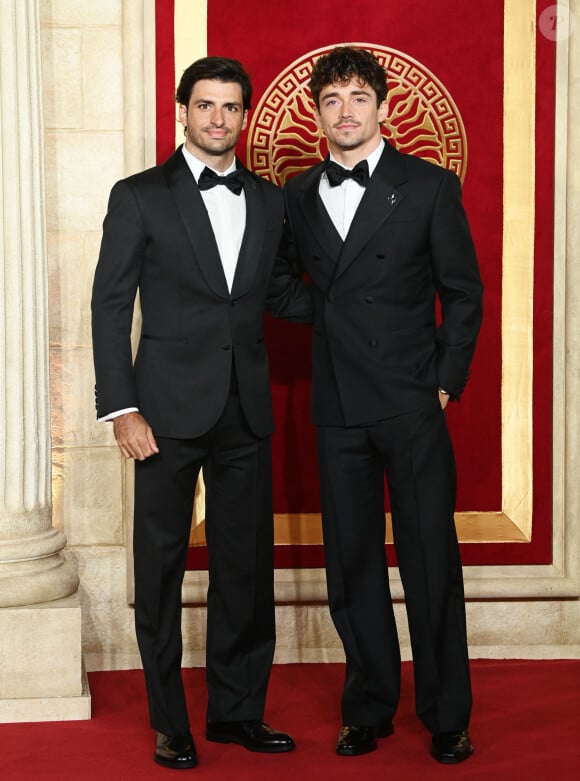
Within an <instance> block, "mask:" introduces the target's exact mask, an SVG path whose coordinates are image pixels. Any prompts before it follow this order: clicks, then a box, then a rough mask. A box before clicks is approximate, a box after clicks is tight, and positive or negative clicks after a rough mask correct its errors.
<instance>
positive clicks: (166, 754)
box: [154, 732, 197, 770]
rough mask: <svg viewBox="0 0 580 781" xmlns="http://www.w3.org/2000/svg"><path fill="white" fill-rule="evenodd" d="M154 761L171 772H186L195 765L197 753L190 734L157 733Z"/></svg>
mask: <svg viewBox="0 0 580 781" xmlns="http://www.w3.org/2000/svg"><path fill="white" fill-rule="evenodd" d="M154 759H155V761H156V762H157V764H158V765H163V767H170V768H172V769H173V770H182V769H183V770H186V769H188V768H191V767H195V766H196V765H197V753H196V751H195V744H194V742H193V738H192V737H191V732H185V733H183V734H182V735H164V734H163V733H162V732H158V733H157V736H156V740H155V756H154Z"/></svg>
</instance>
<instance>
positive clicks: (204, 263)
mask: <svg viewBox="0 0 580 781" xmlns="http://www.w3.org/2000/svg"><path fill="white" fill-rule="evenodd" d="M163 169H164V171H165V175H166V177H167V181H168V183H169V188H170V189H171V191H172V193H173V196H174V198H175V203H176V204H177V208H178V210H179V213H180V215H181V219H182V222H183V225H184V227H185V230H186V231H187V235H188V237H189V241H190V242H191V246H192V247H193V254H194V257H195V260H196V261H197V264H198V266H199V270H200V272H201V274H202V276H203V278H204V279H205V281H206V283H207V284H208V286H209V287H210V288H211V289H212V290H213V291H214V293H216V294H217V295H218V296H222V297H223V298H229V291H228V285H227V282H226V277H225V274H224V270H223V266H222V262H221V260H220V255H219V251H218V247H217V244H216V240H215V236H214V233H213V229H212V227H211V222H210V219H209V215H208V213H207V209H206V208H205V204H204V202H203V199H202V197H201V195H200V192H199V188H198V187H197V185H196V183H195V180H194V178H193V176H192V173H191V171H190V170H189V166H188V165H187V163H186V162H185V158H184V157H183V153H182V152H181V147H180V148H179V149H178V150H177V151H176V152H175V154H174V155H173V156H172V157H170V158H169V160H168V161H167V162H166V163H165V164H164V166H163Z"/></svg>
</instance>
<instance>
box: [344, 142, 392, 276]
mask: <svg viewBox="0 0 580 781" xmlns="http://www.w3.org/2000/svg"><path fill="white" fill-rule="evenodd" d="M405 181H406V175H405V166H404V164H403V158H402V156H401V155H400V154H399V153H398V152H397V151H396V150H395V149H393V147H391V146H389V145H386V146H385V151H384V152H383V154H382V155H381V159H380V160H379V162H378V165H377V167H376V169H375V170H374V171H373V175H372V176H371V178H370V181H369V184H368V187H367V189H366V192H365V194H364V195H363V198H362V200H361V202H360V205H359V207H358V209H357V211H356V214H355V216H354V219H353V221H352V225H351V226H350V230H349V232H348V235H347V237H346V239H345V242H344V245H343V248H342V253H341V255H340V258H339V260H338V263H337V266H336V274H335V276H334V280H333V281H336V280H337V279H338V278H339V277H340V276H342V274H344V272H345V271H346V270H347V268H348V267H349V266H350V265H351V263H352V262H353V261H354V260H355V258H356V257H357V255H359V254H360V252H361V251H362V250H363V249H364V247H365V246H366V245H367V244H368V241H369V239H370V238H371V236H373V235H374V234H375V233H376V232H377V230H378V229H379V228H380V227H381V226H382V225H383V224H384V223H385V222H386V221H387V220H388V219H389V217H390V216H391V215H392V214H393V212H394V211H395V209H396V208H397V207H398V206H399V204H400V203H401V201H402V200H403V197H404V196H403V194H402V193H401V192H400V191H399V190H398V189H397V186H398V185H401V184H403V183H404V182H405Z"/></svg>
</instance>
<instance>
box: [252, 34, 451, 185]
mask: <svg viewBox="0 0 580 781" xmlns="http://www.w3.org/2000/svg"><path fill="white" fill-rule="evenodd" d="M353 45H354V46H358V47H361V48H365V49H368V50H369V51H371V52H372V53H373V54H374V55H375V56H376V57H377V59H378V60H379V62H380V63H381V65H382V66H383V67H384V68H385V69H386V71H387V82H388V87H389V94H388V96H387V101H388V119H387V121H386V122H385V124H384V126H383V128H382V133H383V135H384V136H385V138H387V139H388V140H389V141H390V142H391V143H392V144H393V145H394V146H395V147H396V148H397V149H399V150H400V151H401V152H405V153H407V154H413V155H416V156H418V157H422V158H423V159H425V160H429V161H430V162H432V163H435V164H437V165H440V166H442V167H444V168H449V169H450V170H452V171H455V173H456V174H457V175H458V176H459V178H460V179H461V181H463V180H464V178H465V172H466V169H467V139H466V135H465V128H464V126H463V120H462V119H461V115H460V113H459V110H458V109H457V106H456V105H455V102H454V101H453V98H452V97H451V95H450V93H449V92H448V91H447V89H446V88H445V86H444V85H443V84H442V83H441V82H440V81H439V79H437V77H436V76H435V75H434V74H433V73H431V72H430V71H429V70H428V69H427V68H426V67H425V66H424V65H422V64H421V63H420V62H417V60H415V59H413V58H412V57H410V56H409V55H407V54H405V53H404V52H400V51H397V50H396V49H391V48H389V47H386V46H379V45H377V44H368V43H356V44H353ZM333 48H334V45H333V46H326V47H324V48H322V49H316V50H315V51H312V52H308V53H307V54H305V55H303V56H302V57H300V58H299V59H298V60H295V61H294V62H293V63H292V64H291V65H289V66H288V67H287V68H286V70H285V71H283V72H282V73H280V74H279V75H278V76H277V77H276V79H274V81H273V82H272V83H271V84H270V86H269V87H268V89H267V90H266V92H265V93H264V96H263V98H262V100H261V101H260V103H259V104H258V107H257V108H256V111H255V113H254V117H253V118H252V122H251V124H250V131H249V133H248V148H247V152H248V160H249V164H250V167H251V168H252V170H253V171H255V172H256V173H257V174H259V175H260V176H264V177H265V178H267V179H270V181H272V182H275V183H276V184H278V185H280V186H283V185H284V183H285V182H286V180H287V179H288V178H289V177H291V176H293V175H294V174H297V173H300V172H301V171H303V170H305V169H306V168H309V167H310V166H312V165H314V164H315V163H317V162H318V161H319V160H321V159H322V158H323V157H325V155H326V154H327V151H328V150H327V146H326V140H325V138H324V136H323V134H322V132H321V131H320V130H319V129H318V127H317V125H316V123H315V121H314V118H313V110H314V105H313V102H312V98H311V96H310V92H309V90H308V86H307V85H308V82H309V81H310V72H311V70H312V67H313V65H314V63H315V62H316V60H317V59H318V58H319V57H320V56H321V55H322V54H326V53H327V52H329V51H330V50H331V49H333Z"/></svg>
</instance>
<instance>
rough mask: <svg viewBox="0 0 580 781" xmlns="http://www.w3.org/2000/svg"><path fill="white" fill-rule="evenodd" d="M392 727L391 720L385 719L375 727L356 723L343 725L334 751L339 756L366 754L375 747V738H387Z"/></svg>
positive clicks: (391, 731) (390, 733) (391, 732)
mask: <svg viewBox="0 0 580 781" xmlns="http://www.w3.org/2000/svg"><path fill="white" fill-rule="evenodd" d="M393 729H394V727H393V722H392V721H386V722H385V723H384V724H379V725H378V726H376V727H363V726H360V725H356V724H350V725H347V726H344V727H342V729H341V730H340V732H339V733H338V743H337V744H336V753H337V754H338V755H339V756H341V757H356V756H359V754H368V753H369V752H370V751H374V750H375V749H376V747H377V742H376V740H375V738H387V737H388V736H389V735H392V734H393Z"/></svg>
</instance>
